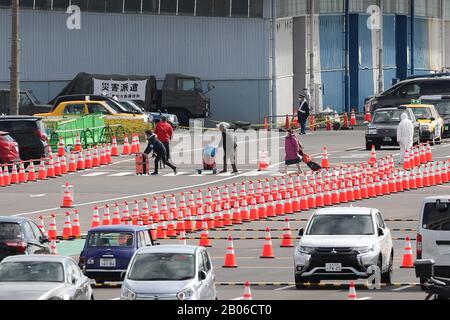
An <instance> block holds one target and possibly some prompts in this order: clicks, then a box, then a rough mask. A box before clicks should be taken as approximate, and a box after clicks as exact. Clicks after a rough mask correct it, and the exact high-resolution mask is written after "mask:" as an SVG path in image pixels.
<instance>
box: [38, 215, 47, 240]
mask: <svg viewBox="0 0 450 320" xmlns="http://www.w3.org/2000/svg"><path fill="white" fill-rule="evenodd" d="M38 220H39V222H38V228H39V230H41V232H42V233H43V234H44V235H45V234H46V232H45V225H44V217H43V216H39V218H38Z"/></svg>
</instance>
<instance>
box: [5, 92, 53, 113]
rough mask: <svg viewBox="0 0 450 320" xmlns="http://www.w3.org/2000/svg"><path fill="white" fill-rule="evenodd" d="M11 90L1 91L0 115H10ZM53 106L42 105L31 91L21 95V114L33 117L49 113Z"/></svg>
mask: <svg viewBox="0 0 450 320" xmlns="http://www.w3.org/2000/svg"><path fill="white" fill-rule="evenodd" d="M9 94H10V90H9V89H0V114H2V113H3V114H6V115H9V114H10V113H11V108H10V105H9V103H10V102H9V99H10V98H9ZM51 108H52V106H50V105H47V104H41V103H40V102H39V100H38V99H37V98H36V97H35V96H34V94H33V92H32V91H31V90H21V91H20V95H19V114H20V115H33V114H35V113H42V112H49V111H50V110H51Z"/></svg>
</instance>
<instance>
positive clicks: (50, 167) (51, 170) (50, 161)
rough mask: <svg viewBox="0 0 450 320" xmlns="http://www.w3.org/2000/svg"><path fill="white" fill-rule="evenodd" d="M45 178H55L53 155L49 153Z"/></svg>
mask: <svg viewBox="0 0 450 320" xmlns="http://www.w3.org/2000/svg"><path fill="white" fill-rule="evenodd" d="M47 177H49V178H55V177H56V175H55V167H54V164H53V155H52V154H51V153H50V154H49V155H48V165H47Z"/></svg>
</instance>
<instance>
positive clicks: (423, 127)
mask: <svg viewBox="0 0 450 320" xmlns="http://www.w3.org/2000/svg"><path fill="white" fill-rule="evenodd" d="M420 130H422V131H430V130H431V129H430V126H429V125H426V124H422V125H420Z"/></svg>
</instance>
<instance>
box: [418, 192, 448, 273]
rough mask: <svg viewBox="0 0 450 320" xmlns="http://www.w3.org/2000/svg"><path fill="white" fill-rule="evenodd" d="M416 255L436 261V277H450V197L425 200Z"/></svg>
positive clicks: (420, 218)
mask: <svg viewBox="0 0 450 320" xmlns="http://www.w3.org/2000/svg"><path fill="white" fill-rule="evenodd" d="M416 253H417V259H432V260H434V262H435V265H434V274H435V275H436V276H438V277H450V195H447V196H434V197H428V198H425V199H424V200H423V203H422V208H421V211H420V217H419V227H418V228H417V252H416ZM424 281H425V279H421V282H424Z"/></svg>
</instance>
